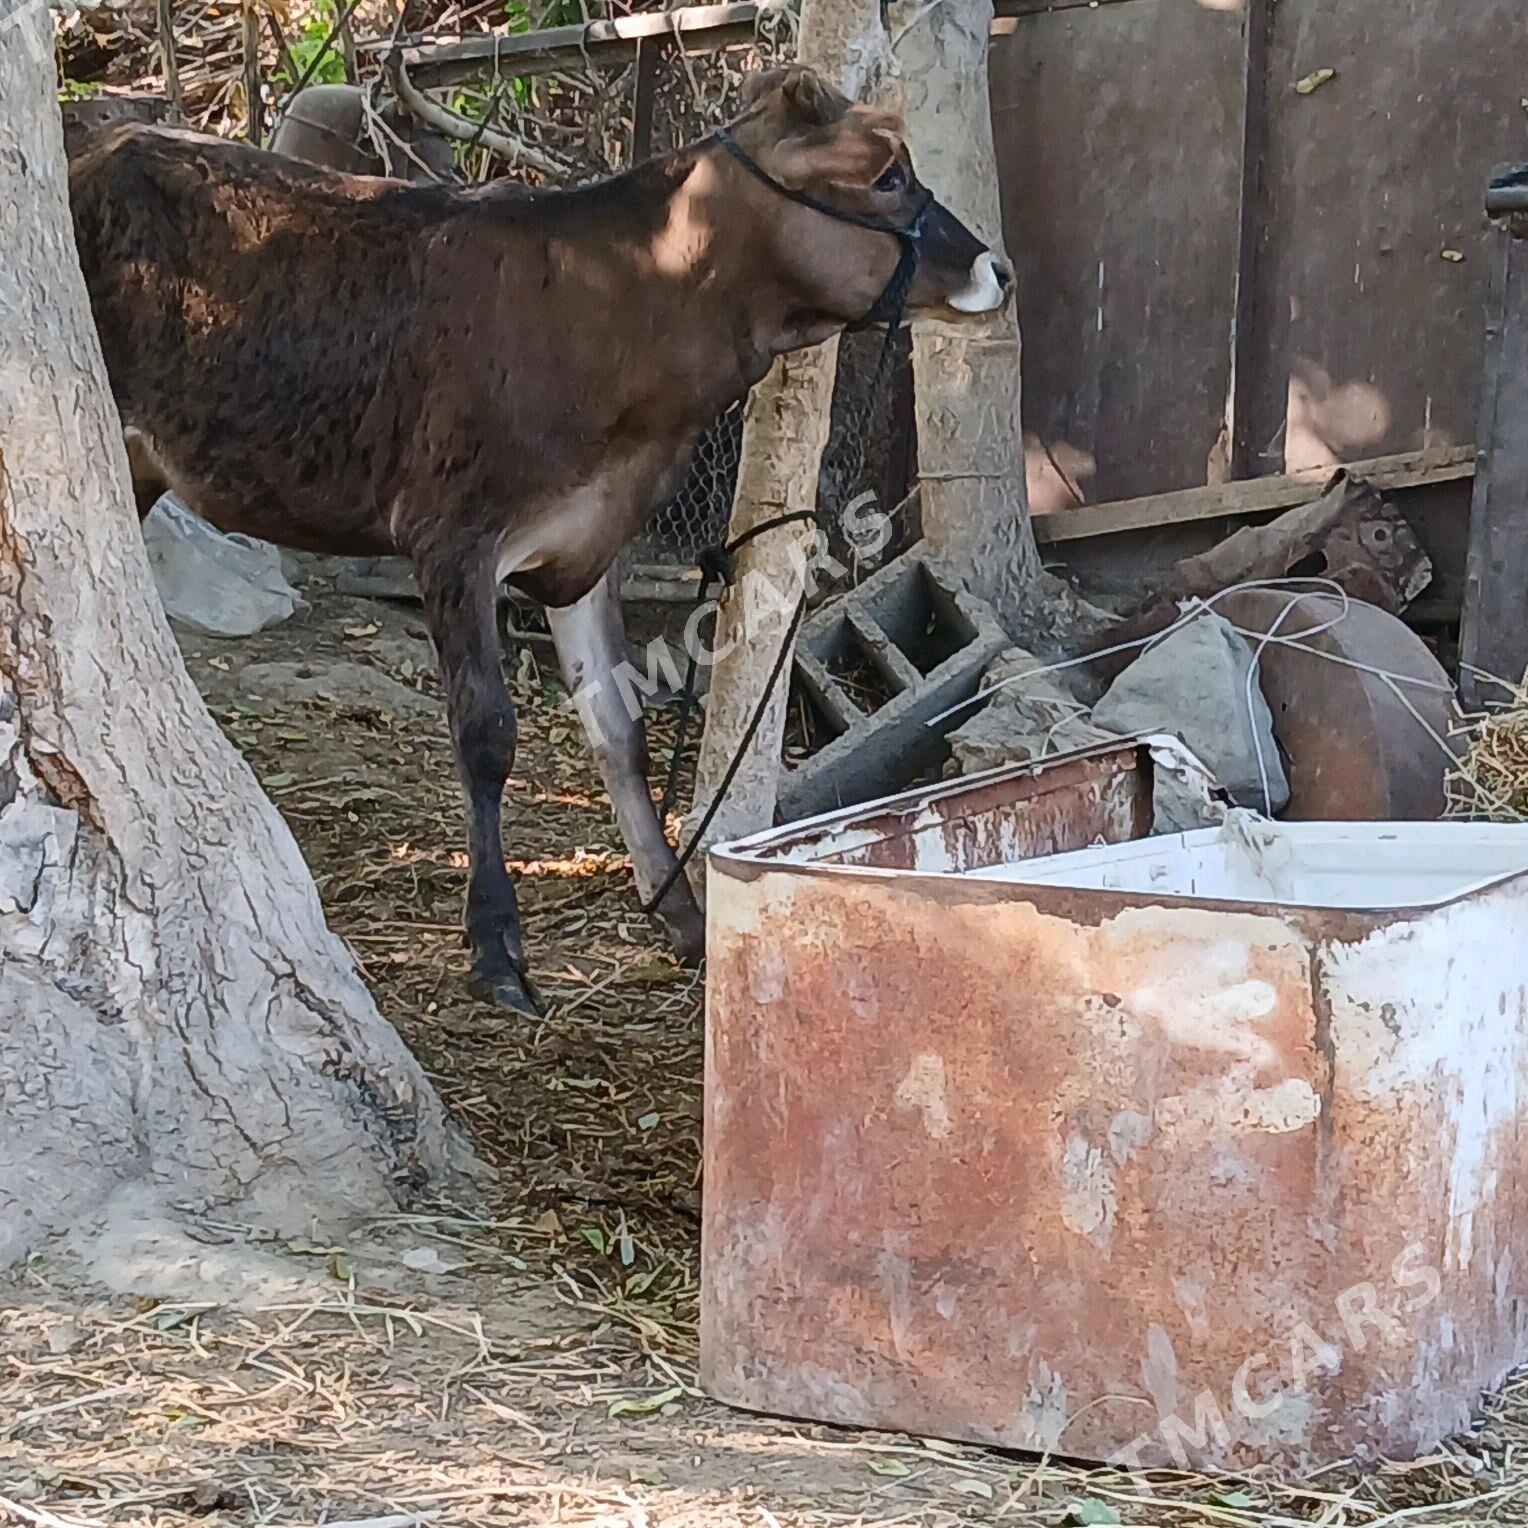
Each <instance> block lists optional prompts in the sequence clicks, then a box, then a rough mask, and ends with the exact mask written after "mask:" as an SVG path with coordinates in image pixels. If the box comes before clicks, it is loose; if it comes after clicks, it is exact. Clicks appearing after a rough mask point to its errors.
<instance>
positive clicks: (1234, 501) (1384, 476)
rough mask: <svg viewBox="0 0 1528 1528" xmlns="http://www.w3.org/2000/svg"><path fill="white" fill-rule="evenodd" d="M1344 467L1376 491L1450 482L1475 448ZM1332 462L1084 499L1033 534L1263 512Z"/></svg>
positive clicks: (1316, 484)
mask: <svg viewBox="0 0 1528 1528" xmlns="http://www.w3.org/2000/svg"><path fill="white" fill-rule="evenodd" d="M1343 466H1344V470H1345V471H1347V472H1349V473H1351V474H1352V475H1353V476H1354V477H1361V478H1363V479H1364V480H1365V482H1368V483H1372V484H1373V485H1374V487H1375V488H1377V489H1378V490H1379V491H1380V492H1381V493H1391V492H1394V491H1395V490H1397V489H1401V488H1420V487H1421V486H1422V485H1423V484H1427V483H1452V482H1456V481H1458V480H1459V479H1461V478H1468V477H1470V476H1472V475H1473V473H1474V471H1475V448H1474V447H1473V446H1460V447H1458V448H1456V449H1453V450H1449V451H1407V452H1402V453H1401V454H1399V455H1397V456H1376V457H1372V458H1371V459H1369V460H1368V461H1362V462H1346V463H1344V464H1343ZM1336 471H1337V468H1335V467H1316V468H1312V469H1311V470H1310V471H1308V472H1290V473H1284V474H1282V475H1281V476H1279V477H1265V478H1252V479H1250V480H1249V481H1247V482H1242V483H1223V484H1219V485H1217V486H1215V487H1213V488H1185V489H1181V490H1180V491H1178V492H1177V493H1158V494H1152V495H1151V496H1150V497H1149V498H1144V499H1122V500H1120V501H1118V502H1117V503H1114V504H1089V505H1087V506H1086V507H1084V508H1081V509H1062V510H1057V511H1056V513H1055V514H1050V515H1040V516H1039V517H1037V518H1036V520H1035V539H1036V540H1037V541H1039V542H1041V543H1042V544H1054V543H1056V542H1060V541H1083V540H1086V539H1087V538H1088V537H1090V536H1114V535H1119V534H1120V533H1121V532H1124V531H1142V530H1151V529H1154V528H1155V527H1157V526H1162V525H1186V524H1189V523H1191V522H1192V521H1195V520H1221V519H1228V518H1234V517H1237V516H1241V515H1261V514H1268V513H1271V512H1273V511H1275V510H1284V509H1293V508H1294V507H1295V506H1296V505H1297V504H1304V503H1307V502H1308V501H1309V500H1311V499H1313V498H1315V497H1316V496H1317V495H1318V494H1320V493H1321V491H1322V490H1323V489H1324V488H1325V487H1326V485H1327V483H1328V481H1330V479H1331V476H1332V474H1333V473H1334V472H1336Z"/></svg>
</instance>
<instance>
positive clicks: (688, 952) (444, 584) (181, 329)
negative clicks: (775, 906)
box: [72, 68, 1009, 1013]
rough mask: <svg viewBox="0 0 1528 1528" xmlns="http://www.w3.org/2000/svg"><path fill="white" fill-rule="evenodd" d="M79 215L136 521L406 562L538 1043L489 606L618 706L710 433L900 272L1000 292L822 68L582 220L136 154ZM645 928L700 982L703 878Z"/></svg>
mask: <svg viewBox="0 0 1528 1528" xmlns="http://www.w3.org/2000/svg"><path fill="white" fill-rule="evenodd" d="M72 192H73V198H74V213H75V226H76V233H77V238H78V243H79V251H80V258H81V261H82V263H83V265H84V269H85V275H86V278H87V280H88V283H89V287H90V297H91V303H92V305H93V307H94V310H95V317H96V322H97V325H98V326H99V329H100V334H101V343H102V346H103V348H104V350H105V355H106V364H107V370H108V372H109V374H110V377H111V383H112V389H113V391H114V393H115V395H116V398H117V403H118V406H119V408H120V409H121V413H122V421H123V425H124V428H125V430H126V432H127V434H128V439H129V458H130V460H131V462H132V466H133V474H134V484H135V488H136V490H137V493H138V497H139V503H140V508H142V509H144V511H145V512H146V510H147V507H148V505H150V504H152V502H153V501H154V499H155V498H156V497H157V496H158V494H159V493H160V492H161V490H163V489H164V488H166V487H169V488H173V489H174V490H175V492H176V493H178V494H179V495H180V496H181V498H183V499H184V500H185V501H186V503H187V504H189V505H190V506H191V507H192V508H193V509H194V510H196V511H197V512H198V513H199V514H201V515H203V516H204V517H205V518H206V519H208V520H210V521H212V522H213V523H214V524H215V525H218V526H220V527H221V528H222V529H224V530H227V531H242V532H245V533H247V534H249V535H252V536H259V537H263V538H265V539H267V540H270V541H275V542H279V543H281V544H282V545H285V546H290V547H296V548H300V549H309V550H314V551H323V552H331V553H341V554H361V555H365V554H373V553H391V552H402V553H404V554H405V555H407V556H408V557H409V558H411V559H412V561H413V563H414V567H415V569H416V571H417V574H418V579H419V586H420V590H421V593H422V595H423V598H424V602H425V609H426V614H427V617H428V621H429V624H430V628H431V631H432V633H433V635H434V638H435V642H436V645H437V647H438V649H439V653H440V663H441V670H442V674H443V678H444V680H445V685H446V691H447V698H448V704H449V709H450V718H451V727H452V735H453V739H454V742H455V745H456V751H457V757H458V760H459V763H460V768H461V773H462V781H463V787H464V791H465V796H466V804H467V829H468V841H469V847H470V851H471V877H470V883H469V891H468V899H467V931H468V934H469V936H470V938H471V941H472V944H473V948H474V951H475V956H476V959H475V963H474V966H473V973H472V980H473V988H474V990H475V991H478V992H480V993H483V994H485V995H488V996H490V997H492V998H493V999H494V1000H496V1001H498V1002H500V1003H502V1004H504V1005H505V1006H507V1007H510V1008H513V1009H516V1010H518V1011H521V1012H526V1013H534V1012H535V1011H536V1007H535V1002H534V989H533V988H531V987H530V986H529V985H528V981H527V976H526V963H525V955H524V950H523V946H522V943H521V935H520V925H519V916H518V913H517V909H516V902H515V892H514V887H513V885H512V883H511V880H510V877H509V874H508V871H507V869H506V867H505V864H504V855H503V848H502V844H501V840H500V802H501V797H502V794H503V788H504V781H505V779H506V777H507V775H508V773H509V770H510V767H511V763H512V760H513V758H514V748H515V713H514V708H513V705H512V704H511V701H510V698H509V695H508V693H507V691H506V689H505V686H504V683H503V678H502V673H501V669H500V652H499V640H498V631H497V628H496V624H495V602H496V595H497V590H498V585H499V582H500V580H503V579H508V580H509V581H510V582H511V583H512V584H513V585H515V586H516V587H518V588H520V589H522V590H524V591H526V592H527V593H529V594H530V595H531V596H532V597H534V598H536V599H539V600H541V601H543V602H544V603H545V604H546V605H547V606H548V607H549V612H550V619H551V625H552V630H553V634H554V636H555V638H556V641H557V646H558V652H559V656H560V658H561V662H562V665H563V669H564V673H565V674H566V676H567V679H568V682H569V685H570V687H572V688H575V689H576V688H577V687H578V686H579V685H580V683H583V682H587V681H588V680H590V679H591V678H598V677H602V676H608V675H609V674H610V673H611V672H612V671H613V670H614V669H615V667H616V666H617V665H618V664H620V663H621V662H622V661H623V660H624V658H625V656H626V649H625V642H624V635H623V631H622V625H621V613H620V606H619V603H618V599H617V595H616V587H615V582H614V579H613V577H612V576H611V567H612V564H613V562H614V559H615V557H616V554H617V553H618V552H619V550H620V549H621V547H622V546H623V545H624V543H625V542H626V541H628V540H629V539H630V538H631V537H632V536H633V535H635V534H636V532H637V531H638V530H640V529H641V527H642V525H643V524H644V522H645V521H646V520H647V518H648V516H649V515H650V514H651V513H652V511H653V510H654V509H655V508H656V507H657V506H658V505H660V504H662V503H663V502H664V501H665V500H666V498H667V497H668V496H669V495H670V494H671V493H672V492H673V491H674V489H675V487H676V485H677V483H678V482H679V480H680V479H681V477H682V475H683V473H684V470H685V467H686V464H687V462H688V460H689V458H690V456H691V453H692V451H693V449H694V446H695V442H696V440H697V438H698V436H699V434H700V433H701V431H702V430H703V429H705V427H706V426H707V425H709V424H710V423H711V422H712V421H713V420H714V419H716V418H717V416H718V415H719V414H721V412H722V411H723V410H724V409H725V408H727V407H728V406H729V405H730V404H732V403H733V402H734V401H736V400H737V399H739V398H741V397H743V396H744V395H745V394H746V393H747V392H748V390H749V389H750V388H751V387H752V386H753V384H754V383H755V382H757V381H759V379H760V378H762V377H763V376H764V374H765V372H766V371H767V370H768V369H769V367H770V364H771V363H772V362H773V360H774V358H775V357H776V356H778V355H781V354H782V353H784V352H786V351H790V350H795V349H798V348H800V347H802V346H807V345H813V344H816V343H818V342H819V341H822V340H824V339H827V338H828V337H829V336H830V335H833V334H835V333H837V332H838V331H840V330H841V329H843V328H845V327H846V326H847V325H849V324H851V323H853V322H855V321H858V320H860V319H862V318H864V317H865V316H866V315H867V314H868V313H871V312H873V311H875V310H877V309H878V308H879V307H881V306H882V303H881V299H882V297H883V296H884V294H885V293H886V292H887V291H888V290H889V289H890V287H891V285H892V283H893V280H894V278H895V277H897V276H898V274H899V273H901V274H904V275H905V274H906V273H907V271H908V266H907V263H906V261H907V259H909V258H911V257H913V256H915V257H916V265H915V268H914V269H913V271H912V291H911V303H910V305H911V306H913V307H924V308H927V307H930V306H939V305H950V306H953V307H956V308H960V309H963V310H965V311H973V312H974V311H984V310H988V309H991V308H995V307H997V306H998V305H999V304H1000V303H1001V302H1002V300H1003V297H1004V294H1005V292H1006V289H1007V287H1008V284H1009V279H1008V275H1007V272H1006V271H1004V270H1003V269H1002V267H1001V266H1000V265H998V264H997V263H996V261H995V260H994V258H993V256H992V254H991V253H990V252H989V251H988V250H987V249H986V248H985V247H984V246H983V245H982V244H981V243H980V241H978V240H977V238H976V237H975V236H974V235H973V234H972V233H971V232H970V231H969V230H968V229H967V228H965V227H964V226H963V225H962V224H961V223H960V222H958V221H957V220H956V219H955V218H954V217H953V216H952V215H951V214H950V213H949V212H948V211H947V210H946V209H945V208H943V207H941V206H940V205H939V204H938V203H936V202H934V201H933V199H932V197H931V196H930V195H929V193H927V192H926V191H925V190H924V189H923V188H922V187H921V186H920V185H919V183H918V181H917V179H916V177H915V176H914V174H913V171H912V168H911V166H910V164H909V162H908V157H907V151H906V149H905V147H904V146H903V144H902V141H901V137H900V130H899V125H898V123H897V121H896V119H895V118H893V117H890V116H888V115H886V114H885V113H882V112H877V111H872V110H869V109H867V108H863V107H855V106H851V105H850V104H849V102H848V101H846V100H845V99H844V98H843V97H842V96H840V95H838V94H837V93H836V92H834V91H832V90H829V89H828V88H826V87H825V86H824V85H823V84H822V83H821V82H820V81H819V80H818V79H817V77H816V76H815V75H814V74H812V73H811V72H810V71H809V70H805V69H801V68H793V69H790V70H788V71H784V72H781V73H777V74H772V75H767V76H760V77H759V80H758V82H757V85H756V88H755V90H754V92H753V96H752V100H751V104H750V105H749V108H748V110H747V112H746V114H745V115H744V116H743V117H742V118H741V119H740V120H739V121H738V122H737V123H736V124H735V126H734V128H733V129H732V132H731V135H730V137H728V136H727V135H716V136H713V137H711V138H708V139H705V140H703V141H701V142H700V143H698V144H695V145H692V146H691V147H689V148H686V149H683V150H680V151H679V152H677V153H674V154H670V155H668V156H667V157H665V158H661V159H657V160H653V161H651V162H650V163H648V164H645V165H642V166H640V167H638V168H637V169H635V170H632V171H630V172H628V173H626V174H624V175H618V176H616V177H615V178H614V179H612V180H608V181H605V182H603V183H601V184H599V185H593V186H588V187H585V188H582V189H579V190H573V191H558V192H544V193H543V192H537V193H529V192H526V191H525V190H523V189H518V188H513V187H507V186H489V187H486V188H481V189H476V190H452V189H446V188H443V187H425V186H405V185H402V184H399V183H395V182H392V181H385V180H371V179H362V178H358V177H352V176H346V175H340V174H336V173H333V172H329V171H323V170H317V169H314V168H312V167H309V166H306V165H300V164H298V163H296V162H294V161H290V160H286V159H282V158H280V157H278V156H274V155H270V154H262V153H261V152H259V151H257V150H255V149H252V148H249V147H245V146H243V145H238V144H234V143H226V142H221V141H217V140H210V139H207V138H203V137H197V136H193V135H191V134H187V133H182V132H177V131H174V130H169V129H158V128H140V127H130V128H119V129H115V130H113V131H112V132H110V133H109V134H108V135H107V136H106V137H105V138H104V139H102V140H99V141H97V142H96V143H95V144H94V145H93V146H91V147H90V148H88V149H87V150H86V151H85V152H84V153H82V154H81V156H80V157H79V158H78V159H77V160H76V161H75V164H74V167H73V172H72ZM914 224H916V226H917V228H918V230H919V232H920V234H921V238H919V239H918V240H917V241H916V242H915V243H914V242H910V241H909V240H908V239H907V238H906V237H905V231H906V230H907V229H909V228H910V227H911V226H913V225H914ZM867 225H868V226H867ZM899 230H902V231H903V232H902V233H899V232H898V231H899ZM598 695H599V697H600V698H599V699H598V700H597V701H596V702H595V703H594V706H593V710H594V712H595V713H596V714H595V715H594V716H593V717H592V718H591V721H592V723H593V724H592V725H591V727H590V731H591V737H592V740H593V742H594V747H595V753H596V756H597V758H598V762H599V766H600V770H601V773H602V775H603V777H604V780H605V784H606V787H607V789H608V791H609V793H610V798H611V801H612V802H613V803H614V806H615V813H616V817H617V819H618V821H619V823H620V827H621V831H622V833H623V835H624V836H625V839H626V842H627V844H628V846H629V847H630V849H631V852H632V857H633V860H634V862H635V865H636V880H637V885H638V888H639V890H640V892H641V894H642V896H643V898H644V900H646V899H648V898H650V897H651V896H652V895H653V893H654V892H655V891H656V890H657V889H658V888H659V887H660V886H661V885H662V884H663V882H664V880H665V879H666V877H667V876H668V873H669V871H670V870H671V869H672V867H673V865H674V854H673V850H672V849H671V848H670V846H669V844H668V842H667V840H666V838H665V837H664V833H663V828H662V824H661V823H660V821H659V819H658V815H657V813H656V811H655V810H654V807H653V802H652V798H651V795H650V794H649V791H648V788H647V783H646V772H647V747H646V740H645V736H644V734H643V730H642V725H641V721H640V719H636V720H633V719H632V718H631V717H630V716H629V715H628V714H627V710H626V708H625V707H624V706H623V705H622V704H621V703H620V697H619V695H618V690H617V686H615V685H614V684H610V683H605V684H603V685H601V686H600V688H599V690H598ZM656 915H657V917H658V919H659V921H660V922H661V924H662V925H663V927H664V928H665V930H666V931H667V933H668V934H669V936H670V938H671V939H672V941H673V943H674V946H675V948H676V949H677V951H678V952H679V954H680V955H681V956H682V957H683V958H685V959H687V960H698V959H699V957H700V955H701V953H702V948H703V935H704V926H703V920H702V918H701V914H700V911H699V909H698V907H697V906H696V903H695V900H694V897H693V896H692V894H691V892H690V889H689V887H688V885H687V884H686V882H685V881H684V879H683V877H680V878H679V879H678V880H677V882H676V883H675V884H674V885H673V886H672V888H671V889H670V891H669V892H668V894H667V896H666V897H665V899H664V901H663V903H662V904H661V905H660V906H659V908H658V909H657V914H656Z"/></svg>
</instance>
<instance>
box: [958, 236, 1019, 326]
mask: <svg viewBox="0 0 1528 1528" xmlns="http://www.w3.org/2000/svg"><path fill="white" fill-rule="evenodd" d="M1012 290H1013V272H1012V271H1010V270H1009V269H1008V267H1007V266H1006V265H1004V264H1003V262H1002V261H1001V260H999V259H998V258H997V256H996V255H994V254H993V253H992V251H991V250H986V251H984V252H983V253H982V254H980V255H978V256H977V257H976V260H975V262H974V263H973V264H972V266H971V280H970V281H969V282H968V283H967V285H965V286H963V287H962V288H961V289H960V290H959V291H958V292H955V293H953V294H952V295H951V297H950V299H949V303H950V306H951V307H952V308H954V309H955V311H956V312H957V313H994V312H996V311H997V310H998V309H999V308H1001V307H1002V306H1003V303H1004V302H1005V301H1006V300H1007V297H1008V294H1009V292H1010V291H1012Z"/></svg>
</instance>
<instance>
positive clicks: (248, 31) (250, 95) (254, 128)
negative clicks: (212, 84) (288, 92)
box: [244, 0, 265, 148]
mask: <svg viewBox="0 0 1528 1528" xmlns="http://www.w3.org/2000/svg"><path fill="white" fill-rule="evenodd" d="M244 114H245V115H244V136H245V137H246V138H248V139H249V141H250V142H251V143H253V144H254V145H255V146H256V147H257V148H258V147H259V146H260V144H262V143H263V142H264V141H265V104H264V102H262V101H261V99H260V12H259V11H258V9H256V0H244Z"/></svg>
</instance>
